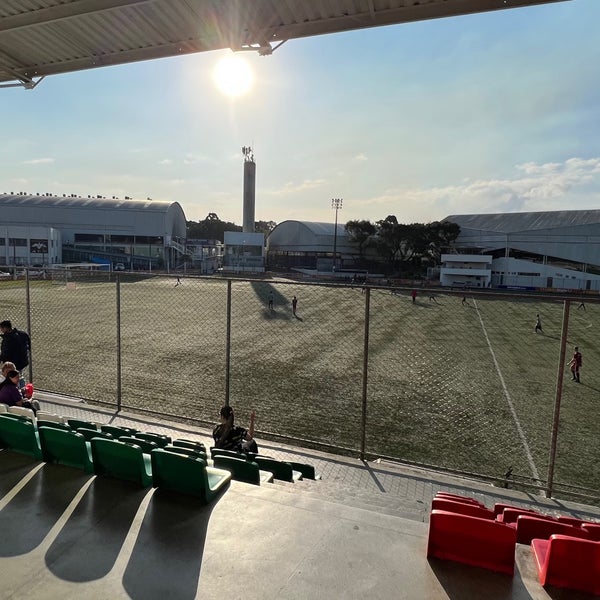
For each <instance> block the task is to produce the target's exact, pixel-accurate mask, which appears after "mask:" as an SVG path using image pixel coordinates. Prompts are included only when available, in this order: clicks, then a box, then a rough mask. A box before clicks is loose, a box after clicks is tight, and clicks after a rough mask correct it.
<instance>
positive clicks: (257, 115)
mask: <svg viewBox="0 0 600 600" xmlns="http://www.w3.org/2000/svg"><path fill="white" fill-rule="evenodd" d="M599 22H600V1H599V0H571V1H570V2H561V3H556V4H548V5H541V6H534V7H530V8H518V9H511V10H504V11H495V12H489V13H483V14H478V15H469V16H461V17H452V18H446V19H436V20H432V21H423V22H418V23H409V24H402V25H395V26H389V27H379V28H373V29H367V30H360V31H354V32H345V33H339V34H333V35H324V36H316V37H312V38H307V39H299V40H289V41H287V42H286V43H285V44H283V45H282V46H281V47H280V48H278V49H277V50H275V52H274V53H273V54H272V55H271V56H266V57H264V56H258V55H257V54H255V53H250V52H245V53H243V54H242V57H243V59H244V60H246V61H247V63H248V66H249V67H250V69H251V71H252V73H253V84H252V87H251V88H250V90H249V91H248V92H247V93H246V94H245V95H242V96H238V97H231V96H228V95H225V94H224V93H223V92H222V91H221V90H220V89H219V88H218V86H217V85H215V81H214V70H215V66H216V64H217V63H218V62H219V61H220V60H221V59H222V58H224V57H228V56H230V55H232V53H231V52H230V51H228V50H223V51H218V52H208V53H201V54H194V55H188V56H183V57H174V58H167V59H160V60H155V61H146V62H140V63H135V64H129V65H121V66H116V67H105V68H100V69H93V70H89V71H80V72H76V73H70V74H65V75H53V76H48V77H46V78H45V79H44V80H43V81H42V82H41V83H40V84H39V85H38V86H37V87H36V88H35V89H34V90H23V89H20V88H10V89H0V113H1V115H2V118H1V121H0V132H1V136H0V141H1V143H0V193H2V192H7V193H8V192H18V191H24V192H27V193H36V192H39V193H47V192H49V193H52V194H57V195H62V194H67V195H68V194H78V195H82V196H87V195H88V194H92V195H97V194H101V195H103V196H107V197H112V196H113V195H114V196H118V197H121V198H123V197H124V196H126V195H127V196H130V197H132V198H139V199H143V200H145V199H146V198H152V199H154V200H167V201H174V202H179V203H180V204H181V206H182V207H183V210H184V212H185V215H186V218H187V219H188V220H193V221H199V220H202V219H204V218H205V217H206V216H207V215H208V213H211V212H214V213H216V214H217V215H218V216H219V218H220V219H221V220H224V221H232V222H234V223H236V224H238V225H241V223H242V191H243V156H242V151H241V149H242V146H251V147H252V149H253V151H254V157H255V160H256V220H265V221H275V222H277V223H280V222H282V221H285V220H287V219H295V220H303V221H320V222H330V223H331V222H333V220H334V211H333V210H332V208H331V199H332V198H341V199H343V206H342V209H341V211H340V212H339V215H338V219H339V221H340V222H347V221H348V220H354V219H368V220H370V221H372V222H375V221H378V220H380V219H385V218H386V217H387V216H388V215H395V216H396V217H397V219H398V221H399V222H401V223H414V222H420V223H428V222H431V221H436V220H440V219H443V218H444V217H446V216H448V215H453V214H470V213H495V212H521V211H538V210H575V209H599V208H600V77H599V75H600V67H599V65H600V36H598V23H599ZM0 219H1V217H0Z"/></svg>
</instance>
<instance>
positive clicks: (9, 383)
mask: <svg viewBox="0 0 600 600" xmlns="http://www.w3.org/2000/svg"><path fill="white" fill-rule="evenodd" d="M20 378H21V374H20V373H19V371H15V370H14V369H11V370H10V371H8V372H7V373H6V376H5V379H4V381H3V382H2V383H0V402H1V403H3V404H6V405H7V406H23V407H25V408H30V409H31V410H33V413H34V414H35V413H36V412H37V411H36V409H35V408H34V407H33V404H31V402H29V400H23V396H22V395H21V392H20V391H19V379H20Z"/></svg>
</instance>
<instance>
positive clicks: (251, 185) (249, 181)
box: [242, 146, 256, 233]
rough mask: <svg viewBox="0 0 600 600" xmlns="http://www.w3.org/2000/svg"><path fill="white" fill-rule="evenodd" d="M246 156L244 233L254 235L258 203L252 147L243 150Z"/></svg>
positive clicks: (245, 147)
mask: <svg viewBox="0 0 600 600" xmlns="http://www.w3.org/2000/svg"><path fill="white" fill-rule="evenodd" d="M242 154H243V155H244V215H243V220H242V231H243V232H244V233H254V209H255V203H256V163H255V162H254V153H253V152H252V148H250V146H244V147H243V148H242Z"/></svg>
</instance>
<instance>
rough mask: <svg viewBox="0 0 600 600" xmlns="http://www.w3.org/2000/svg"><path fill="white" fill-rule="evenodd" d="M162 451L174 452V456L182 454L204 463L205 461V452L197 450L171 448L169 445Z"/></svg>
mask: <svg viewBox="0 0 600 600" xmlns="http://www.w3.org/2000/svg"><path fill="white" fill-rule="evenodd" d="M163 450H167V452H175V454H183V455H184V456H195V457H196V458H201V459H202V460H204V461H206V460H207V456H206V452H204V451H202V450H200V449H198V448H193V449H192V448H184V447H182V446H173V445H172V444H169V445H168V446H165V447H164V448H163Z"/></svg>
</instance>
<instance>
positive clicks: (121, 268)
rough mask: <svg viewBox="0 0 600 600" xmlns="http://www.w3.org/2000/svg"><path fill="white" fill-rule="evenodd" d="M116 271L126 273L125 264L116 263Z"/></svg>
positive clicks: (114, 268)
mask: <svg viewBox="0 0 600 600" xmlns="http://www.w3.org/2000/svg"><path fill="white" fill-rule="evenodd" d="M113 270H114V271H124V270H125V265H124V264H123V263H116V264H115V266H114V267H113Z"/></svg>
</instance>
